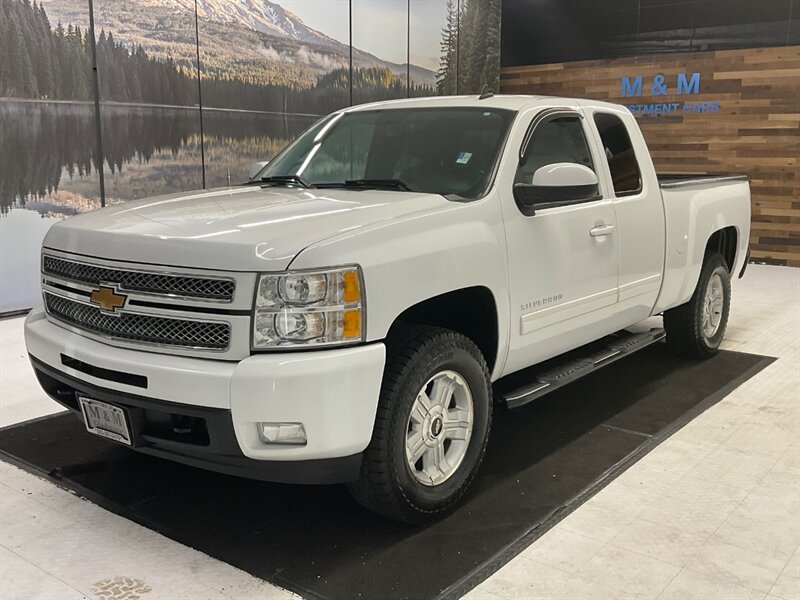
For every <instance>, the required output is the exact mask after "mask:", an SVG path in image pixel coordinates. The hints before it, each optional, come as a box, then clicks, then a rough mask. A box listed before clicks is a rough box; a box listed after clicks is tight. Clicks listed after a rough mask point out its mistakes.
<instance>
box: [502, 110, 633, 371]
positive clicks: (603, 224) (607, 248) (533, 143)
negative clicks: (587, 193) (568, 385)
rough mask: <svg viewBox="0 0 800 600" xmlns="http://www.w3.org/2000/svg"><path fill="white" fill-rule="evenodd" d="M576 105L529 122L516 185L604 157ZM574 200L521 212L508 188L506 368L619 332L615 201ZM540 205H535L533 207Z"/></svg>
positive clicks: (544, 113)
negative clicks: (552, 168)
mask: <svg viewBox="0 0 800 600" xmlns="http://www.w3.org/2000/svg"><path fill="white" fill-rule="evenodd" d="M587 127H588V125H587V123H586V120H585V118H584V116H583V114H582V112H581V111H580V109H578V108H551V109H546V110H543V111H540V112H539V113H537V114H536V115H535V116H534V117H533V118H532V119H531V121H530V125H529V127H528V130H527V134H526V136H525V138H524V140H523V142H522V144H521V147H520V148H519V156H520V161H519V165H518V166H517V169H516V174H515V178H514V183H527V184H530V183H531V182H532V180H533V175H534V173H535V172H536V170H537V169H539V168H541V167H544V166H546V165H551V164H554V163H577V164H580V165H583V166H585V167H588V168H589V169H592V170H593V171H594V172H595V174H597V176H598V179H600V175H599V172H600V170H599V169H598V167H597V165H599V164H601V163H600V160H601V156H600V155H599V154H598V149H597V147H596V146H595V145H594V144H595V142H594V136H592V135H590V131H588V129H587ZM605 187H606V186H605V185H604V184H603V182H602V181H600V183H599V195H597V196H596V197H591V198H588V199H587V198H585V197H584V198H580V199H577V200H575V201H574V202H572V201H570V200H569V198H567V199H566V201H563V202H559V203H558V206H550V207H546V205H545V207H543V208H541V209H535V211H534V214H530V213H531V211H530V210H526V211H525V212H528V214H530V216H526V215H525V214H523V211H522V210H521V209H520V206H519V205H518V204H517V203H516V201H515V199H514V194H513V188H512V186H508V185H504V186H503V187H502V190H503V191H502V193H503V194H504V201H503V204H504V209H503V210H504V218H505V221H506V237H507V244H508V261H509V286H510V295H511V320H510V322H511V336H510V347H509V355H508V360H507V363H506V368H505V372H506V373H511V372H514V371H517V370H519V369H522V368H524V367H527V366H529V365H532V364H535V363H538V362H541V361H543V360H546V359H548V358H552V357H553V356H556V355H558V354H561V353H563V352H566V351H568V350H571V349H573V348H576V347H578V346H581V345H583V344H586V343H588V342H591V341H593V340H595V339H598V338H600V337H603V336H604V335H607V334H609V333H611V332H613V331H614V330H615V328H614V323H613V316H614V309H615V305H616V303H617V299H618V289H617V288H618V283H617V268H618V262H619V246H618V241H617V238H618V236H617V235H616V232H615V227H616V217H615V212H614V205H613V202H612V199H611V198H610V197H608V194H606V193H604V191H605V190H604V188H605ZM534 208H535V207H534Z"/></svg>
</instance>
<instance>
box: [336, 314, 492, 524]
mask: <svg viewBox="0 0 800 600" xmlns="http://www.w3.org/2000/svg"><path fill="white" fill-rule="evenodd" d="M491 398H492V396H491V385H490V380H489V372H488V369H487V366H486V362H485V360H484V358H483V355H482V354H481V352H480V350H478V348H477V347H476V346H475V344H474V343H473V342H472V341H471V340H470V339H469V338H467V337H465V336H463V335H461V334H459V333H455V332H453V331H449V330H446V329H440V328H435V327H417V326H413V327H409V328H408V329H406V330H405V331H403V332H402V333H401V334H399V335H397V336H395V337H394V338H393V339H391V340H389V342H388V344H387V364H386V369H385V371H384V378H383V385H382V387H381V396H380V401H379V404H378V412H377V415H376V418H375V429H374V431H373V437H372V441H371V442H370V444H369V446H368V447H367V450H366V451H365V453H364V460H363V462H362V467H361V474H360V477H359V479H358V480H357V481H356V482H355V483H353V484H351V485H350V486H349V489H350V492H351V494H352V495H353V497H354V498H355V499H356V500H357V501H358V502H359V503H360V504H362V505H363V506H365V507H366V508H368V509H369V510H372V511H374V512H377V513H379V514H382V515H384V516H386V517H389V518H391V519H394V520H398V521H405V522H409V523H418V522H422V521H425V520H428V519H431V518H434V517H436V516H438V515H440V514H442V513H444V512H446V511H447V510H449V509H450V508H452V507H453V506H454V505H455V503H456V502H457V501H458V499H459V498H460V497H461V496H462V495H463V494H464V492H465V491H466V490H467V488H468V487H469V484H470V483H471V482H472V479H473V477H474V476H475V473H476V472H477V470H478V467H479V466H480V463H481V461H482V459H483V455H484V453H485V451H486V443H487V441H488V439H489V429H490V426H491V420H492V402H491Z"/></svg>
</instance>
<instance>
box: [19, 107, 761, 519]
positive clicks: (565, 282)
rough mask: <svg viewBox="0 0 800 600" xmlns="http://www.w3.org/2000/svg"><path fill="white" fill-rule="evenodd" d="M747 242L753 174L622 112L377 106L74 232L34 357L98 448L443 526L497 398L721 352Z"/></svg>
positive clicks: (50, 282) (52, 241) (62, 234)
mask: <svg viewBox="0 0 800 600" xmlns="http://www.w3.org/2000/svg"><path fill="white" fill-rule="evenodd" d="M749 229H750V192H749V187H748V183H747V178H746V177H742V176H730V175H721V176H675V175H673V176H667V177H662V178H659V177H658V176H657V175H656V172H655V169H654V168H653V163H652V161H651V159H650V156H649V154H648V150H647V147H646V145H645V142H644V140H643V138H642V135H641V133H640V131H639V128H638V127H637V125H636V121H635V120H634V118H633V117H632V115H631V114H630V113H629V112H628V111H627V110H625V109H624V108H622V107H619V106H616V105H613V104H607V103H602V102H595V101H588V100H576V99H569V98H550V97H533V96H493V97H492V96H490V95H484V96H482V97H480V98H477V97H447V98H426V99H412V100H401V101H393V102H383V103H379V104H370V105H364V106H357V107H353V108H349V109H344V110H341V111H338V112H336V113H334V114H332V115H330V116H328V117H326V118H323V119H322V120H320V121H319V122H317V123H316V124H314V125H313V126H312V127H311V128H309V129H308V130H307V131H306V132H305V133H303V134H302V135H301V136H300V137H299V138H298V139H296V140H295V141H294V142H292V143H291V144H290V145H289V146H288V147H287V148H286V149H285V150H284V151H283V152H281V153H280V154H279V155H278V156H277V157H276V158H275V159H274V160H272V161H271V162H269V163H268V164H266V163H265V164H262V165H259V166H258V168H256V169H255V170H254V172H253V174H252V177H251V180H250V181H249V182H247V183H245V184H243V185H240V186H235V187H227V188H224V189H215V190H203V191H198V192H190V193H182V194H174V195H170V196H163V197H158V198H152V199H146V200H138V201H133V202H128V203H126V204H119V205H115V206H111V207H108V208H105V209H102V210H98V211H95V212H92V213H88V214H85V215H81V216H78V217H73V218H70V219H68V220H66V221H63V222H61V223H59V224H57V225H55V226H54V227H53V228H52V229H51V230H50V232H49V233H48V235H47V238H46V239H45V241H44V248H43V252H42V263H41V267H42V287H43V299H44V306H43V307H39V308H37V309H34V310H33V312H32V313H31V314H30V316H29V317H28V319H27V323H26V329H25V333H26V340H27V347H28V351H29V353H30V358H31V361H32V364H33V368H34V369H35V372H36V375H37V377H38V379H39V382H40V383H41V385H42V387H43V388H44V390H45V391H46V392H47V393H48V394H49V395H50V396H51V397H53V398H54V399H55V400H57V401H58V402H60V403H61V404H63V405H64V406H66V407H67V408H69V409H71V410H73V411H75V413H77V414H78V415H79V416H80V418H81V419H82V420H83V421H84V422H85V425H86V427H87V429H88V430H89V431H90V432H92V433H94V434H97V435H101V436H104V437H107V438H110V439H112V440H115V441H116V442H118V443H121V444H126V445H128V446H131V447H132V448H133V449H135V450H138V451H140V452H144V453H147V454H151V455H155V456H160V457H164V458H168V459H171V460H175V461H179V462H182V463H186V464H189V465H194V466H198V467H204V468H208V469H213V470H218V471H222V472H226V473H232V474H237V475H242V476H247V477H254V478H259V479H263V480H267V481H280V482H298V483H300V482H305V483H342V482H344V483H347V484H348V486H349V488H350V490H351V491H352V494H353V496H354V497H355V498H356V500H358V501H359V502H360V503H362V504H363V505H364V506H366V507H368V508H370V509H372V510H374V511H377V512H379V513H382V514H384V515H386V516H388V517H391V518H394V519H398V520H404V521H410V522H414V521H421V520H424V519H427V518H431V517H435V516H437V515H440V514H441V513H443V512H444V511H446V510H448V509H449V508H451V507H452V506H453V505H454V504H455V503H456V502H457V500H458V499H459V497H461V496H462V495H463V494H464V492H465V490H466V489H467V488H468V486H469V484H470V482H471V480H472V479H473V477H474V476H475V473H476V471H477V470H478V468H479V466H480V464H481V460H482V458H483V455H484V451H485V449H486V446H487V442H488V439H489V431H490V425H491V421H492V410H493V407H496V406H506V407H509V408H514V407H518V406H520V405H522V404H524V403H526V402H529V401H531V400H533V399H535V398H537V397H539V396H541V395H542V394H545V393H548V392H550V391H552V390H555V389H557V388H559V387H560V386H562V385H564V384H565V383H568V382H569V381H572V380H574V379H576V378H577V377H580V376H582V375H584V374H586V373H589V372H591V371H592V370H594V369H597V368H599V367H602V366H603V365H606V364H609V363H611V362H613V361H614V360H616V359H618V358H621V357H624V356H625V355H627V354H629V353H631V352H633V351H635V350H638V349H640V348H642V347H645V346H646V345H647V344H649V343H651V342H655V341H657V340H660V339H661V338H662V337H664V336H666V343H667V344H668V345H669V346H670V347H671V348H673V349H674V350H675V351H677V352H680V353H682V354H685V355H689V356H695V357H706V356H710V355H712V354H713V353H714V352H716V351H717V349H718V347H719V344H720V341H721V339H722V336H723V335H724V333H725V327H726V322H727V318H728V310H729V304H730V280H731V274H733V273H737V274H739V276H741V275H742V274H743V272H744V269H745V266H746V263H747V254H748V238H749ZM662 313H663V315H664V319H663V323H664V327H663V329H661V328H654V329H650V330H649V331H645V332H644V333H642V332H640V333H628V332H627V331H626V328H629V327H631V326H633V325H634V324H637V323H639V322H640V321H642V320H644V319H647V318H648V317H650V316H653V315H659V314H662ZM590 343H591V350H588V349H587V350H586V352H585V353H583V354H581V351H582V348H583V347H584V346H586V345H587V344H590ZM598 348H600V349H599V350H598ZM568 351H571V352H570V354H569V356H570V358H569V359H568V360H567V359H563V360H561V359H559V358H557V357H559V356H560V355H562V354H564V353H566V352H568ZM576 356H577V358H576ZM544 361H547V363H546V366H545V367H541V368H538V369H537V368H536V366H535V365H540V364H541V363H543V362H544ZM523 370H524V371H523ZM511 374H515V375H514V377H507V376H509V375H511ZM511 382H513V384H512V383H511Z"/></svg>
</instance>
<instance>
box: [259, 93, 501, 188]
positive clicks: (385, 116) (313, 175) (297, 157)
mask: <svg viewBox="0 0 800 600" xmlns="http://www.w3.org/2000/svg"><path fill="white" fill-rule="evenodd" d="M513 117H514V112H513V111H509V110H500V109H483V108H452V107H448V108H396V109H384V110H364V111H355V112H349V113H336V114H333V115H331V116H329V117H327V118H325V119H323V120H321V121H319V122H318V123H316V124H315V125H313V126H312V127H311V128H310V129H308V130H307V131H306V132H305V133H303V134H302V135H301V136H300V137H299V138H297V140H295V141H294V142H293V143H292V144H290V145H289V146H288V147H287V148H286V150H284V151H283V152H282V153H281V154H280V155H278V157H277V158H275V159H274V160H273V161H272V162H271V163H270V164H269V165H267V167H266V168H265V169H264V170H263V171H262V172H261V173H260V174H259V178H257V180H258V179H261V180H264V181H270V180H271V181H272V182H273V183H275V182H278V183H286V182H298V181H300V182H302V183H303V185H313V186H315V187H318V188H326V187H327V188H332V187H353V188H360V189H364V188H386V189H396V190H400V191H409V190H410V191H415V192H426V193H432V194H442V195H450V194H453V195H457V196H460V197H462V198H465V199H474V198H479V197H481V196H482V195H484V194H485V193H486V190H487V188H488V186H489V184H490V183H491V178H492V173H493V171H494V167H495V164H496V163H497V160H498V158H499V154H500V152H501V150H502V148H503V142H504V141H505V138H506V133H507V132H508V128H509V126H510V124H511V121H512V119H513Z"/></svg>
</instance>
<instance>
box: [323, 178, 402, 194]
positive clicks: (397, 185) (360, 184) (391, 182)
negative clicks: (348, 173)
mask: <svg viewBox="0 0 800 600" xmlns="http://www.w3.org/2000/svg"><path fill="white" fill-rule="evenodd" d="M317 187H319V188H351V189H364V190H366V189H376V188H389V189H396V190H403V191H404V192H413V191H414V190H413V189H411V187H410V186H409V185H408V184H407V183H406V182H405V181H402V180H400V179H345V180H344V181H343V182H341V183H320V184H317Z"/></svg>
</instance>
